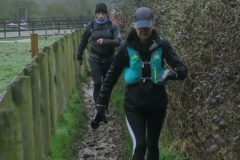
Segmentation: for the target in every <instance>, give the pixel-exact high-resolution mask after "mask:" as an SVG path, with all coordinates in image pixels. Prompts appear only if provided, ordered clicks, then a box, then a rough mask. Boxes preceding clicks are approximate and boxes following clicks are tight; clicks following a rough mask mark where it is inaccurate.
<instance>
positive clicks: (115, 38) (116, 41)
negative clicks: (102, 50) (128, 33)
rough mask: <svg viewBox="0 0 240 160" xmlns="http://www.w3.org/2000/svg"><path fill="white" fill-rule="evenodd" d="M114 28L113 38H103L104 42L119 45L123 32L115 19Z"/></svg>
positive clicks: (109, 44) (114, 45)
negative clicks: (121, 32)
mask: <svg viewBox="0 0 240 160" xmlns="http://www.w3.org/2000/svg"><path fill="white" fill-rule="evenodd" d="M112 29H113V38H112V39H103V44H106V45H108V46H111V47H118V46H119V45H120V43H121V34H120V30H119V27H118V25H117V24H116V22H114V21H112Z"/></svg>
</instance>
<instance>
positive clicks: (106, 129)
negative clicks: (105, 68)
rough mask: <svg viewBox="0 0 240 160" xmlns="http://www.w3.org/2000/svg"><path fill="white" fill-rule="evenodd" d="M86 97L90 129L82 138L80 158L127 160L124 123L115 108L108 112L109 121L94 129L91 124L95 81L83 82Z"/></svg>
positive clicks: (85, 159)
mask: <svg viewBox="0 0 240 160" xmlns="http://www.w3.org/2000/svg"><path fill="white" fill-rule="evenodd" d="M82 87H83V90H84V97H85V100H84V101H85V104H86V105H85V107H86V109H87V111H88V112H87V114H88V117H89V124H88V131H87V133H86V134H85V135H84V137H83V139H82V140H81V142H80V144H79V147H78V150H79V152H78V153H79V154H78V160H126V159H127V158H126V157H124V152H123V143H122V138H123V125H125V124H122V122H121V121H120V119H119V118H118V117H117V115H116V113H115V111H114V108H113V107H111V104H110V106H109V113H108V114H106V116H107V120H108V123H107V124H104V123H101V124H100V126H99V128H98V129H96V130H94V129H92V128H91V126H90V118H91V117H92V116H93V114H94V100H93V82H92V80H91V78H88V83H82Z"/></svg>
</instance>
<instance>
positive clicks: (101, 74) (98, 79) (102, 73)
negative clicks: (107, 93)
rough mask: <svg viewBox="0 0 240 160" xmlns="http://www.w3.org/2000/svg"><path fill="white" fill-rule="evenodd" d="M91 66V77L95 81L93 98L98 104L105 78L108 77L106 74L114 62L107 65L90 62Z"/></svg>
mask: <svg viewBox="0 0 240 160" xmlns="http://www.w3.org/2000/svg"><path fill="white" fill-rule="evenodd" d="M89 64H90V67H91V76H92V79H93V83H94V84H93V86H94V90H93V98H94V101H95V103H96V101H97V98H98V95H99V92H100V89H101V86H102V82H103V80H104V78H105V77H106V74H107V72H108V69H109V68H110V66H111V64H112V62H106V63H99V62H96V61H92V60H89Z"/></svg>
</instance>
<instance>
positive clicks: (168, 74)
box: [157, 69, 176, 85]
mask: <svg viewBox="0 0 240 160" xmlns="http://www.w3.org/2000/svg"><path fill="white" fill-rule="evenodd" d="M175 78H176V72H175V71H174V70H172V69H166V70H165V71H164V72H163V74H162V76H161V77H159V78H158V79H157V83H158V84H161V85H164V83H165V82H166V81H167V80H173V79H175Z"/></svg>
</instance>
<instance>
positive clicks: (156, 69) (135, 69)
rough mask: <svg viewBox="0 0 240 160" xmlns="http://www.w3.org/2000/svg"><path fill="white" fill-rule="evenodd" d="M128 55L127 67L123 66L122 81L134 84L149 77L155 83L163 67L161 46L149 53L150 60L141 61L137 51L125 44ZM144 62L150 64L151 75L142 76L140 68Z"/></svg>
mask: <svg viewBox="0 0 240 160" xmlns="http://www.w3.org/2000/svg"><path fill="white" fill-rule="evenodd" d="M127 51H128V56H129V59H130V66H129V68H124V75H123V77H124V81H125V83H126V84H135V83H138V82H140V81H141V80H143V81H145V80H146V79H151V80H152V82H153V83H155V84H158V83H157V78H158V77H160V76H161V75H162V74H163V72H164V70H165V68H164V67H163V64H162V48H161V47H158V48H156V49H154V50H153V51H152V53H151V60H150V62H142V60H141V58H140V55H139V53H138V51H136V50H134V49H133V48H131V47H129V46H127ZM144 64H150V66H151V77H142V68H143V67H144Z"/></svg>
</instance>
